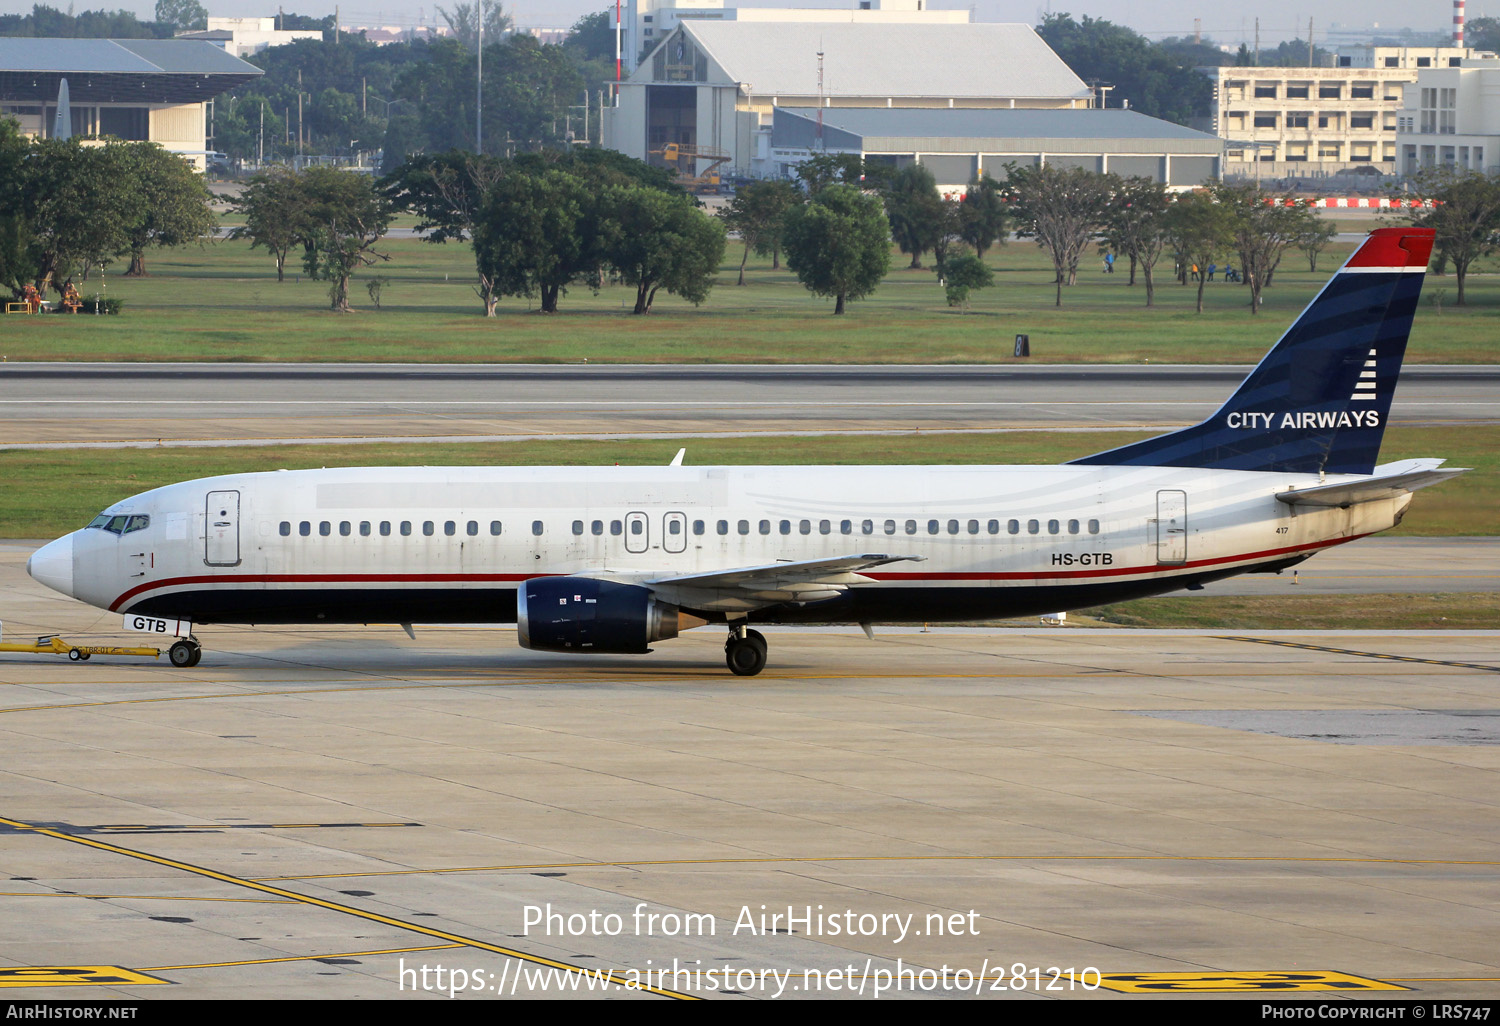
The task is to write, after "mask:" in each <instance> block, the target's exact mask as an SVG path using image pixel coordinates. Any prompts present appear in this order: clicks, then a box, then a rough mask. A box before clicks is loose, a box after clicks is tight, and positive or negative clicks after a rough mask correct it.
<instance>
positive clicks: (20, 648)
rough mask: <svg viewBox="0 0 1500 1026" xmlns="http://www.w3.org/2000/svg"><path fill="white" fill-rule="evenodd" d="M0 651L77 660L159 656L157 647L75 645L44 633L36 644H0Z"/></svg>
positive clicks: (156, 657)
mask: <svg viewBox="0 0 1500 1026" xmlns="http://www.w3.org/2000/svg"><path fill="white" fill-rule="evenodd" d="M0 652H32V653H36V652H51V653H54V654H56V655H66V656H67V657H68V658H69V659H72V660H73V661H74V662H77V661H79V660H81V659H87V658H88V657H89V656H93V655H128V656H150V657H151V658H152V659H160V658H161V649H159V648H124V647H121V646H118V645H75V644H73V643H72V642H69V641H64V640H63V639H62V638H60V637H58V636H57V635H55V634H44V635H43V636H42V637H40V638H37V639H36V644H34V645H33V644H14V643H3V644H0Z"/></svg>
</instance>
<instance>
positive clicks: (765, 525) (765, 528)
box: [760, 520, 771, 534]
mask: <svg viewBox="0 0 1500 1026" xmlns="http://www.w3.org/2000/svg"><path fill="white" fill-rule="evenodd" d="M760 533H761V534H770V533H771V522H770V521H769V520H762V521H761V522H760Z"/></svg>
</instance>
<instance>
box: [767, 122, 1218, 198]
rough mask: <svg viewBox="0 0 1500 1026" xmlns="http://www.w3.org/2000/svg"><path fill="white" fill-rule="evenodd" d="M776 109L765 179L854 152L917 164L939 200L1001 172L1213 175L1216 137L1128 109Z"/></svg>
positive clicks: (1161, 177)
mask: <svg viewBox="0 0 1500 1026" xmlns="http://www.w3.org/2000/svg"><path fill="white" fill-rule="evenodd" d="M821 132H822V135H821V139H820V138H819V125H818V111H817V109H816V108H814V109H811V110H808V109H806V108H802V109H797V108H786V107H777V108H776V111H775V115H774V118H773V121H772V125H771V149H770V161H769V167H768V174H769V175H771V176H773V177H786V176H788V175H789V174H790V173H791V169H792V168H793V167H795V166H796V165H797V164H800V163H801V162H802V161H804V160H806V159H808V157H810V156H812V155H813V154H814V153H819V152H827V153H858V154H860V155H861V156H864V157H873V158H875V159H877V160H884V161H888V162H889V163H891V164H892V165H894V166H896V167H898V168H899V167H902V166H904V165H906V164H910V163H912V162H913V161H918V162H920V163H921V164H923V165H924V166H926V167H927V169H928V170H929V171H931V172H932V174H933V177H934V178H936V179H937V182H938V188H939V190H940V191H943V192H961V191H962V190H963V188H964V186H966V185H967V184H968V182H969V181H970V180H971V179H972V178H973V177H974V176H975V175H976V174H977V173H978V172H979V171H981V170H982V171H984V172H986V173H987V174H988V175H989V176H990V177H991V178H994V179H996V180H999V181H1004V180H1005V177H1006V165H1007V164H1016V165H1019V166H1022V167H1032V166H1036V165H1037V164H1039V163H1046V164H1052V165H1063V166H1066V167H1082V168H1085V169H1087V170H1089V171H1099V172H1112V173H1114V174H1117V175H1121V176H1123V177H1130V176H1133V175H1140V176H1144V177H1147V178H1152V179H1154V180H1156V181H1158V182H1165V183H1166V184H1168V185H1172V186H1181V187H1188V186H1195V185H1201V184H1202V183H1203V182H1204V181H1207V180H1208V179H1216V178H1218V177H1219V175H1220V160H1221V157H1222V155H1223V148H1224V142H1223V140H1221V139H1219V138H1218V137H1217V136H1214V135H1209V134H1208V133H1206V132H1197V131H1194V130H1193V129H1191V128H1184V127H1183V126H1181V125H1176V124H1173V123H1172V122H1170V121H1163V120H1161V119H1160V118H1152V117H1147V116H1146V115H1144V114H1140V113H1138V112H1136V111H1133V110H1117V109H1094V110H1021V109H1016V110H994V109H968V110H963V109H958V108H955V109H952V110H917V109H912V108H906V109H902V108H883V107H877V108H869V107H863V108H861V107H831V108H826V109H824V111H823V118H822V128H821Z"/></svg>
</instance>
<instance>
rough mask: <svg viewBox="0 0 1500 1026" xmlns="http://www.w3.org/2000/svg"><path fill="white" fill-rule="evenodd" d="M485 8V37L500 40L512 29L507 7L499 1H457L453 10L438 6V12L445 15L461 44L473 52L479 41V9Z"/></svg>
mask: <svg viewBox="0 0 1500 1026" xmlns="http://www.w3.org/2000/svg"><path fill="white" fill-rule="evenodd" d="M481 8H483V9H484V38H485V39H486V40H489V41H491V42H499V40H500V37H501V36H503V35H505V33H506V32H508V31H509V30H510V25H511V21H510V15H508V14H506V13H505V8H504V7H503V6H502V5H501V4H498V3H494V2H493V0H492V2H490V3H488V4H486V3H485V2H484V0H474V3H472V4H466V3H456V4H454V5H453V12H452V13H451V14H450V13H449V12H447V11H445V10H443V9H442V8H441V7H439V8H437V12H438V13H439V14H441V15H442V16H443V20H444V21H446V22H447V23H448V28H449V29H451V30H452V31H453V38H455V39H457V40H458V42H459V45H460V46H462V47H463V48H464V49H465V50H468V51H470V52H471V53H472V52H473V51H474V50H475V49H476V44H477V43H478V42H479V11H480V9H481Z"/></svg>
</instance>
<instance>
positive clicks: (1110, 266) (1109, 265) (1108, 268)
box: [1104, 252, 1115, 274]
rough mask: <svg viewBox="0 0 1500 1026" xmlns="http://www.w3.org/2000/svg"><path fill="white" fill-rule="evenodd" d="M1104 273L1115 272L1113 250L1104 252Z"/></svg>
mask: <svg viewBox="0 0 1500 1026" xmlns="http://www.w3.org/2000/svg"><path fill="white" fill-rule="evenodd" d="M1104 273H1105V274H1114V273H1115V255H1114V253H1113V252H1106V253H1105V254H1104Z"/></svg>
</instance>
